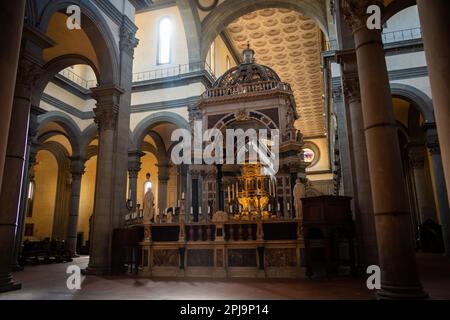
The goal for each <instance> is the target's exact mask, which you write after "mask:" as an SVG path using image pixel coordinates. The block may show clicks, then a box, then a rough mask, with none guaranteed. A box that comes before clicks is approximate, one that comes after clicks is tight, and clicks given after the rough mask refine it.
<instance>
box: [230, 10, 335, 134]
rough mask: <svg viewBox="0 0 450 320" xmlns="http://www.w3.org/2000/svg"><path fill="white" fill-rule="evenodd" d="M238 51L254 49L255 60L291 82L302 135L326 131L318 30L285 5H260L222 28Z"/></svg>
mask: <svg viewBox="0 0 450 320" xmlns="http://www.w3.org/2000/svg"><path fill="white" fill-rule="evenodd" d="M226 34H227V36H228V37H229V38H230V41H231V42H232V44H233V45H234V46H235V48H236V49H237V50H238V51H242V50H243V49H244V48H245V47H246V46H247V41H248V42H250V46H251V48H252V49H253V50H255V58H256V62H257V63H259V64H263V65H266V66H268V67H271V68H272V69H274V70H275V71H276V72H277V73H278V75H279V76H280V78H281V80H282V81H283V82H288V83H290V84H291V86H292V89H293V91H294V97H295V101H296V104H297V108H298V113H299V115H300V119H299V120H297V122H296V127H297V128H298V129H299V130H301V131H302V133H303V134H304V135H305V137H311V136H322V135H324V134H325V132H326V127H325V126H326V121H325V116H324V112H325V111H324V101H323V98H322V97H323V94H324V85H323V76H322V72H321V66H320V49H321V48H320V45H321V31H320V29H319V27H318V26H317V24H316V23H315V22H314V21H313V20H311V19H309V18H308V17H305V16H304V15H302V14H300V13H298V12H295V11H291V10H288V9H263V10H258V11H254V12H252V13H249V14H247V15H245V16H242V17H241V18H239V19H237V20H235V21H233V22H232V23H231V24H230V25H229V26H228V27H227V30H226Z"/></svg>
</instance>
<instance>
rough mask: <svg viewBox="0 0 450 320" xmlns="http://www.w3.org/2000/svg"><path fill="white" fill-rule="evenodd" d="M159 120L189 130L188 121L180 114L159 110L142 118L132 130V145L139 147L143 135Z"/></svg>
mask: <svg viewBox="0 0 450 320" xmlns="http://www.w3.org/2000/svg"><path fill="white" fill-rule="evenodd" d="M161 122H169V123H172V124H174V125H176V126H177V127H178V128H180V129H186V130H189V131H191V128H190V126H189V123H188V122H187V121H186V119H185V118H183V117H182V116H180V115H178V114H176V113H173V112H168V111H161V112H157V113H154V114H151V115H149V116H147V117H146V118H144V119H143V120H142V121H141V122H140V123H139V124H138V125H137V126H136V128H135V129H134V131H133V147H134V148H136V149H139V147H140V145H141V143H142V141H143V140H144V137H145V135H146V134H147V133H148V132H149V131H150V129H151V128H152V127H153V126H155V125H156V124H159V123H161Z"/></svg>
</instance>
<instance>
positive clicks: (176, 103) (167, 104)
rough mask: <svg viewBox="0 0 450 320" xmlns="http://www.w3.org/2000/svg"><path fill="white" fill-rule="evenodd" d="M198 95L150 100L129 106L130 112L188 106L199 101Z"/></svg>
mask: <svg viewBox="0 0 450 320" xmlns="http://www.w3.org/2000/svg"><path fill="white" fill-rule="evenodd" d="M199 99H200V97H189V98H185V99H177V100H170V101H161V102H152V103H146V104H139V105H133V106H131V113H139V112H146V111H155V110H167V109H174V108H180V107H188V106H189V105H191V104H195V103H197V102H198V101H199Z"/></svg>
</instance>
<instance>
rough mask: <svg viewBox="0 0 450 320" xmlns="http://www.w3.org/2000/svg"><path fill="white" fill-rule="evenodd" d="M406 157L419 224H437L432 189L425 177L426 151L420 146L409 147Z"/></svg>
mask: <svg viewBox="0 0 450 320" xmlns="http://www.w3.org/2000/svg"><path fill="white" fill-rule="evenodd" d="M408 157H409V163H410V165H411V168H412V170H413V176H414V186H415V190H416V197H417V206H418V209H419V216H420V224H423V223H424V222H425V221H427V220H428V219H431V220H433V221H434V222H437V219H436V218H437V217H436V208H435V206H434V199H433V194H432V188H431V185H430V184H429V183H428V182H429V181H428V179H427V178H426V176H425V161H426V158H425V157H426V150H425V148H424V146H423V145H422V144H420V145H410V146H409V147H408Z"/></svg>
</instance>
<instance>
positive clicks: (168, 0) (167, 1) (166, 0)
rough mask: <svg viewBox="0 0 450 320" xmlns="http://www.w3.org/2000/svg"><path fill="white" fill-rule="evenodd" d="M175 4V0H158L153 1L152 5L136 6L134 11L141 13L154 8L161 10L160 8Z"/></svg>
mask: <svg viewBox="0 0 450 320" xmlns="http://www.w3.org/2000/svg"><path fill="white" fill-rule="evenodd" d="M174 6H176V1H175V0H159V1H158V2H156V3H153V4H152V5H150V6H148V7H146V8H143V7H141V8H139V9H138V8H136V13H141V12H147V11H155V10H161V9H165V8H170V7H174Z"/></svg>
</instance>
